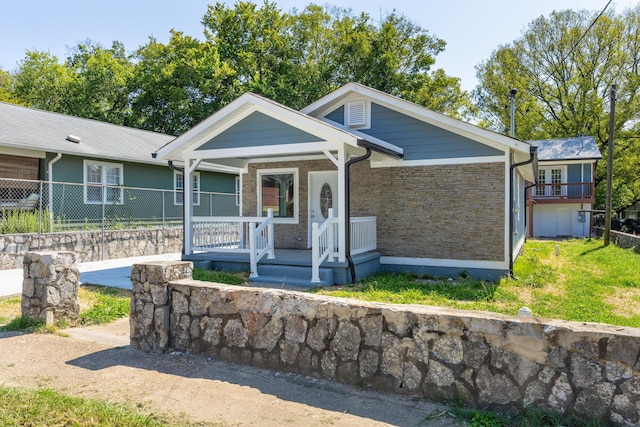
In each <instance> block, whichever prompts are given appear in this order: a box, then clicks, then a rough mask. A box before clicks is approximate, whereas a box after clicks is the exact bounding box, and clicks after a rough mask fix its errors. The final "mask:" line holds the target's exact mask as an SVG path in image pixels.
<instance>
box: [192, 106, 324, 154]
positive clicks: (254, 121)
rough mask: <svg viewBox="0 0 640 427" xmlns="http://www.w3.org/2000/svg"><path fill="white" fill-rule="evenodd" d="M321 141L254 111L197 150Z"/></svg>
mask: <svg viewBox="0 0 640 427" xmlns="http://www.w3.org/2000/svg"><path fill="white" fill-rule="evenodd" d="M320 141H323V139H321V138H319V137H317V136H315V135H312V134H310V133H308V132H305V131H303V130H300V129H298V128H296V127H294V126H291V125H290V124H287V123H284V122H282V121H280V120H277V119H274V118H273V117H270V116H268V115H266V114H264V113H261V112H259V111H254V112H252V113H251V114H249V115H248V116H247V117H245V118H244V119H242V120H240V121H239V122H237V123H235V124H234V125H233V126H231V127H230V128H228V129H226V130H224V131H223V132H221V133H220V134H218V135H216V136H215V137H213V138H212V139H210V140H209V141H207V142H206V143H204V144H202V145H201V146H200V147H198V148H197V149H196V151H201V150H217V149H223V148H240V147H261V146H267V145H286V144H300V143H305V142H320Z"/></svg>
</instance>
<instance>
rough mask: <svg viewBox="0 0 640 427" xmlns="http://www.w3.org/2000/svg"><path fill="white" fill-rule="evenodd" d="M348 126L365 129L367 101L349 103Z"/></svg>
mask: <svg viewBox="0 0 640 427" xmlns="http://www.w3.org/2000/svg"><path fill="white" fill-rule="evenodd" d="M346 112H347V126H349V127H363V126H366V125H367V104H366V102H365V101H354V102H349V103H347V111H346Z"/></svg>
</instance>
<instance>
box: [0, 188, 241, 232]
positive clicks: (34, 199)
mask: <svg viewBox="0 0 640 427" xmlns="http://www.w3.org/2000/svg"><path fill="white" fill-rule="evenodd" d="M195 199H196V200H197V203H195V204H194V206H193V211H194V214H195V215H198V216H233V215H238V206H237V205H238V200H237V196H236V194H230V193H218V192H204V191H200V192H198V193H197V194H196V197H195ZM181 200H182V193H181V192H176V191H174V190H167V189H157V188H138V187H125V186H109V185H89V184H78V183H69V182H51V181H34V180H16V179H2V178H0V215H1V217H0V232H1V233H3V234H6V233H27V232H37V233H47V232H58V231H68V230H124V229H137V228H151V227H173V226H179V225H181V224H182V216H183V206H182V204H181Z"/></svg>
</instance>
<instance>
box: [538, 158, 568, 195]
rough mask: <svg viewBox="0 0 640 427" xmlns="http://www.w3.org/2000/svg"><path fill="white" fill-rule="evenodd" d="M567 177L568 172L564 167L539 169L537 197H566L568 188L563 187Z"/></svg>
mask: <svg viewBox="0 0 640 427" xmlns="http://www.w3.org/2000/svg"><path fill="white" fill-rule="evenodd" d="M566 176H567V174H566V170H565V168H564V167H562V166H555V167H546V168H539V169H538V183H537V185H536V196H545V197H558V196H566V194H565V193H566V189H565V187H566V186H564V185H563V184H565V178H566Z"/></svg>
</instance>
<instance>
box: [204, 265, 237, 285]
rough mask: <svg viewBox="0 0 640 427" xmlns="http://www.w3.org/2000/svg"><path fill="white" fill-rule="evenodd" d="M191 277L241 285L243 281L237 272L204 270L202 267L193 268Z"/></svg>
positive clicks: (205, 280)
mask: <svg viewBox="0 0 640 427" xmlns="http://www.w3.org/2000/svg"><path fill="white" fill-rule="evenodd" d="M193 279H194V280H202V281H204V282H216V283H224V284H227V285H242V284H243V283H244V282H245V278H243V277H242V275H239V274H233V273H227V272H225V271H219V270H205V269H202V268H194V269H193Z"/></svg>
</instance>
